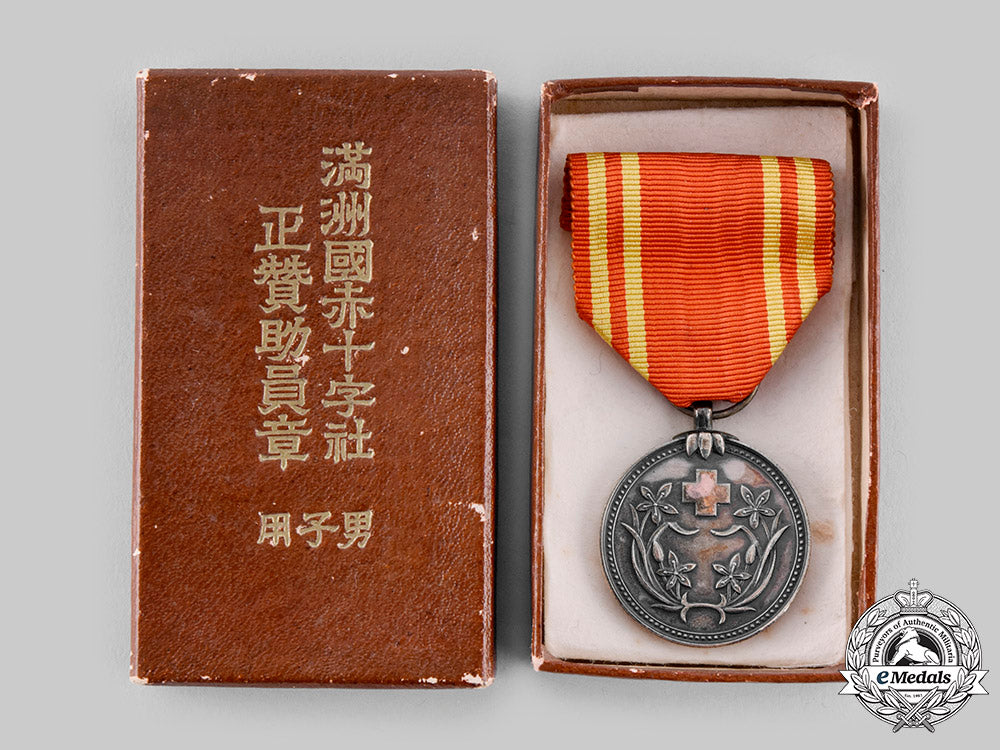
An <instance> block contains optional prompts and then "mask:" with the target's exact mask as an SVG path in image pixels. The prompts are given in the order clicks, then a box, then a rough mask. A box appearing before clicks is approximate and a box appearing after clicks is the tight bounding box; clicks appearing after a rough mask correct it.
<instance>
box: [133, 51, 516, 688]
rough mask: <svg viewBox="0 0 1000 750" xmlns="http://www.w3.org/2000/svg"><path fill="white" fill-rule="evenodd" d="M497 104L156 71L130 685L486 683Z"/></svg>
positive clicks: (461, 80) (424, 86)
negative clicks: (150, 683) (131, 677)
mask: <svg viewBox="0 0 1000 750" xmlns="http://www.w3.org/2000/svg"><path fill="white" fill-rule="evenodd" d="M495 96H496V87H495V82H494V79H493V77H492V76H491V75H490V74H488V73H484V72H480V71H452V72H428V71H425V72H404V71H399V72H389V71H386V72H375V71H369V72H358V71H222V70H219V71H205V70H197V71H194V70H189V71H185V70H176V71H144V72H143V73H141V74H140V76H139V141H138V143H139V163H138V169H139V186H138V199H139V201H138V283H137V305H138V309H137V331H136V347H137V359H136V362H137V364H136V444H135V495H134V529H133V542H134V544H133V553H132V556H133V643H132V657H131V671H132V676H133V679H135V680H136V681H140V682H185V683H201V684H210V683H299V684H349V685H424V686H446V685H457V686H478V685H484V684H489V682H490V681H491V679H492V675H493V527H494V524H493V486H494V438H493V431H494V427H493V404H494V351H495V344H494V307H495V169H496V167H495Z"/></svg>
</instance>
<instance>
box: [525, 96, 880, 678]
mask: <svg viewBox="0 0 1000 750" xmlns="http://www.w3.org/2000/svg"><path fill="white" fill-rule="evenodd" d="M748 83H750V82H724V81H720V82H712V81H697V82H695V81H691V82H682V81H681V82H678V81H674V82H667V81H647V82H555V83H553V84H549V85H547V87H546V89H545V91H544V92H543V111H542V138H541V145H540V148H541V159H540V165H541V174H540V176H539V194H540V201H541V204H540V211H539V216H540V223H539V280H538V284H539V289H538V302H539V304H538V309H537V315H538V316H539V319H538V331H537V340H536V358H537V369H536V407H537V408H536V416H535V428H536V433H535V488H534V503H535V519H534V521H535V561H534V577H535V581H534V593H535V613H534V614H535V622H534V631H535V632H534V635H535V637H534V660H535V664H536V667H538V668H540V669H554V670H558V671H570V672H582V673H597V674H614V675H623V676H653V677H674V678H677V677H680V678H684V679H706V680H726V679H761V680H777V679H794V680H806V679H832V678H834V677H835V676H837V672H836V669H837V667H838V666H839V663H840V661H841V660H842V658H843V650H844V644H845V642H846V637H847V633H848V631H849V629H850V626H851V625H852V624H853V622H854V620H855V619H856V616H857V615H858V614H859V608H860V607H861V606H863V604H864V603H865V602H866V601H868V600H869V599H870V596H871V591H872V590H873V585H872V586H870V584H869V578H871V582H870V583H871V584H873V574H874V533H873V532H874V527H873V523H872V520H873V514H874V497H875V482H874V476H875V473H874V471H875V470H874V463H873V460H872V459H873V455H874V454H873V449H874V436H875V424H876V422H875V409H874V404H875V396H876V393H877V391H876V388H875V384H874V382H873V381H872V378H871V376H872V374H873V372H872V364H873V363H874V362H876V361H877V359H875V358H873V356H872V353H873V352H874V347H875V343H876V342H875V336H876V333H877V319H876V318H875V313H876V308H875V307H873V306H872V305H871V300H872V298H873V296H874V292H875V289H874V285H873V282H874V279H872V278H871V272H870V269H872V268H875V266H874V265H873V263H874V254H875V245H874V236H873V235H872V234H871V233H870V232H869V229H870V228H871V227H872V226H874V214H873V213H872V211H873V209H874V192H873V191H874V183H873V181H872V179H873V171H872V169H871V166H872V165H873V164H874V162H873V161H871V158H870V157H873V156H874V153H873V149H874V139H873V138H871V137H870V136H871V135H873V134H874V131H873V130H869V129H868V128H869V127H870V128H873V127H874V119H873V114H874V109H873V108H874V101H873V100H871V101H867V103H865V105H864V107H860V106H858V102H855V103H852V101H851V100H850V99H849V97H848V96H846V95H845V93H844V92H834V93H822V92H820V91H818V90H817V88H816V87H809V86H799V87H796V86H791V87H789V86H788V85H787V84H788V82H784V84H785V85H779V84H776V83H775V82H770V83H769V82H757V85H755V86H749V85H746V84H748ZM859 92H860V89H859ZM872 96H873V94H872ZM856 98H857V97H856ZM866 120H867V122H866ZM866 135H868V136H869V137H865V136H866ZM869 147H871V148H869ZM577 151H695V152H721V153H750V154H773V155H788V156H812V157H818V158H823V159H826V160H827V161H829V162H830V163H831V165H832V167H833V170H834V180H835V185H836V189H837V225H836V242H837V247H836V251H837V256H836V262H835V270H834V283H833V288H832V290H831V292H830V293H829V294H827V295H826V297H824V298H823V299H822V300H821V301H820V302H819V304H818V305H817V307H816V308H815V310H814V311H813V312H812V314H811V315H810V316H809V318H808V319H807V320H806V321H805V323H804V324H803V326H802V328H801V329H800V331H799V333H798V334H797V335H796V337H795V338H794V339H793V340H792V342H791V343H790V344H789V346H788V348H787V349H786V351H785V353H784V354H783V355H782V356H781V358H780V359H779V360H778V362H777V363H776V364H775V366H774V368H773V369H772V371H771V372H770V373H769V374H768V376H767V377H766V378H765V380H764V382H763V383H762V385H761V387H760V389H759V392H758V394H757V396H756V398H755V400H754V402H753V403H752V404H751V405H750V407H748V408H747V409H746V410H745V411H744V412H742V413H741V414H739V415H737V416H735V417H733V418H731V419H728V420H726V422H724V423H720V425H719V427H720V429H723V430H725V431H727V432H731V433H733V434H735V435H737V436H738V437H739V438H740V439H741V440H742V441H743V442H746V443H748V444H750V445H752V446H754V447H756V448H757V449H758V450H760V451H762V452H763V453H764V454H765V455H767V456H769V457H770V458H771V459H772V460H773V461H775V462H776V463H777V464H778V465H779V466H781V467H782V469H783V470H784V471H785V473H786V474H787V475H788V476H789V478H790V479H791V481H792V482H793V484H794V485H795V487H796V488H797V490H798V492H799V495H800V497H801V498H802V499H803V502H804V504H805V506H806V512H807V515H808V517H809V522H810V530H811V534H812V551H811V559H810V563H809V567H808V569H807V572H806V576H805V579H804V581H803V584H802V587H801V589H800V591H799V593H798V594H797V596H796V598H795V599H794V601H793V603H792V605H791V607H790V608H789V610H788V611H787V612H786V613H785V614H784V615H783V616H782V617H781V618H779V619H778V620H777V621H776V622H775V623H774V624H773V625H771V626H770V627H769V628H767V629H766V630H765V631H763V632H762V633H760V634H758V635H756V636H754V637H752V638H750V639H747V640H745V641H742V642H740V643H736V644H731V645H726V646H717V647H710V648H705V647H692V646H683V645H678V644H674V643H671V642H669V641H667V640H665V639H662V638H659V637H658V636H656V635H655V634H653V633H651V632H649V631H648V630H646V629H645V628H643V627H642V626H641V625H639V624H638V623H637V622H635V621H634V620H633V619H632V618H631V617H630V616H629V615H628V614H627V613H626V612H625V611H624V610H623V609H622V608H621V607H620V606H619V604H618V602H617V601H616V600H615V598H614V595H613V594H612V592H611V589H610V587H609V586H608V583H607V581H606V579H605V576H604V572H603V568H602V565H601V558H600V550H599V545H598V538H599V533H600V523H601V516H602V513H603V510H604V507H605V505H606V503H607V501H608V498H609V495H610V493H611V490H612V489H613V487H614V486H615V484H616V483H617V481H618V479H619V478H620V476H621V474H622V473H623V472H624V471H625V470H626V469H627V468H628V467H629V466H630V465H631V464H632V463H633V462H634V461H635V460H636V459H637V458H639V457H641V456H642V455H644V454H645V453H647V452H648V451H650V450H652V449H654V448H656V447H657V446H659V445H662V444H664V443H666V442H668V441H669V440H670V439H671V438H672V436H673V435H675V434H676V433H678V432H681V431H683V430H686V429H690V419H689V418H687V417H685V416H684V415H683V414H681V413H680V412H678V411H677V410H675V409H673V408H672V407H671V406H670V405H669V403H668V402H667V401H666V399H665V398H664V397H663V396H662V395H661V394H660V393H659V392H658V391H656V390H655V389H654V388H653V387H652V386H651V385H650V384H649V383H648V382H646V381H645V380H644V379H643V378H642V377H641V376H639V375H638V374H637V373H635V372H634V371H633V370H632V368H631V367H630V366H629V365H628V364H627V363H626V362H625V361H624V360H622V359H621V358H620V357H619V356H618V355H617V354H616V353H615V352H614V351H613V350H612V349H611V348H610V347H609V346H607V344H606V343H605V342H604V341H603V340H601V339H600V337H599V336H598V335H597V334H596V333H595V332H594V331H593V330H592V329H591V328H590V327H589V326H588V325H587V324H586V323H584V322H583V321H581V320H580V319H579V318H578V317H577V315H576V311H575V307H574V302H573V281H572V272H571V268H570V245H569V236H568V234H567V233H566V232H564V231H563V230H562V229H560V228H559V225H558V221H557V217H558V211H559V205H560V201H561V199H562V175H563V164H564V162H565V157H566V154H568V153H572V152H577Z"/></svg>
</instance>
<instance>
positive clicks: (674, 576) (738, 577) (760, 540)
mask: <svg viewBox="0 0 1000 750" xmlns="http://www.w3.org/2000/svg"><path fill="white" fill-rule="evenodd" d="M672 490H673V483H672V482H667V483H665V484H661V485H660V486H659V487H658V488H657V489H656V491H655V493H654V491H653V489H651V488H650V487H648V486H645V485H640V486H639V493H640V494H641V495H642V500H640V501H639V502H638V503H635V504H631V505H629V511H630V513H631V516H632V524H631V525H629V524H628V523H624V522H623V523H622V528H624V529H625V530H626V531H627V532H628V533H629V534H630V535H631V536H632V550H631V559H632V569H633V571H634V572H635V575H636V577H637V578H638V579H639V583H640V584H641V585H642V587H643V588H644V589H645V590H646V591H647V592H648V593H649V595H650V596H652V597H653V598H654V599H656V602H655V603H653V604H652V605H650V606H652V607H655V608H657V609H664V610H668V611H671V612H678V613H679V614H680V618H681V620H682V621H683V622H687V617H688V612H690V611H691V610H692V609H696V608H701V609H710V610H713V611H715V612H716V613H717V614H718V615H719V624H720V625H721V624H722V623H724V622H725V621H726V616H727V615H729V614H734V613H737V612H753V611H755V608H754V607H752V606H750V605H751V603H752V602H754V601H755V600H756V599H757V598H758V597H759V596H760V595H761V594H762V593H763V592H764V590H765V589H766V588H767V585H768V584H769V583H770V581H771V578H772V576H773V575H774V568H775V565H776V562H777V552H776V551H775V545H776V544H777V543H778V540H779V539H780V538H781V536H782V535H783V534H784V533H785V531H786V530H787V529H788V525H787V524H786V525H784V526H779V523H780V520H781V511H782V509H781V508H778V509H777V510H775V509H774V508H772V507H770V506H769V505H768V502H769V500H770V499H771V490H770V489H765V490H762V491H761V492H760V494H758V495H756V496H755V495H754V493H753V490H752V489H751V488H750V487H747V486H746V485H741V486H740V496H741V498H742V499H743V506H742V507H740V508H737V509H736V510H734V511H733V516H735V517H736V518H739V519H745V521H742V522H740V523H736V524H734V525H733V526H730V527H729V528H727V529H710V530H709V531H710V533H711V534H713V535H714V536H718V537H728V536H733V535H735V534H744V535H745V536H746V537H747V539H748V540H749V546H748V547H747V548H746V550H745V552H744V553H742V554H741V553H740V552H737V553H736V554H734V555H733V556H732V557H731V558H730V559H729V560H728V561H725V560H719V561H716V562H714V563H712V570H713V571H715V573H716V574H717V579H716V582H715V589H716V590H717V591H718V592H719V599H718V601H691V600H690V598H689V593H690V592H688V591H686V590H685V589H690V588H691V579H690V578H689V577H688V573H690V572H691V571H693V570H695V568H697V563H694V562H690V561H686V560H681V559H680V558H679V557H678V555H677V553H676V552H675V551H674V550H673V549H670V548H669V547H668V546H665V539H664V535H665V534H666V532H668V531H672V532H674V533H676V534H681V535H683V536H691V535H693V534H697V533H698V531H699V530H698V529H690V528H687V527H685V526H682V525H681V524H679V523H677V521H675V520H672V519H671V516H676V515H678V514H679V512H678V510H677V508H676V507H675V506H674V505H672V504H671V503H670V502H668V498H669V496H670V493H671V491H672ZM768 519H770V523H768Z"/></svg>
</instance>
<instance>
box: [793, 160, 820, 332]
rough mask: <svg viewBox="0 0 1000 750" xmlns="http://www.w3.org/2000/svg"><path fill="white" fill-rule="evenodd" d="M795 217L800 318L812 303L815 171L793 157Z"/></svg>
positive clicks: (814, 259)
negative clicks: (796, 195) (795, 197)
mask: <svg viewBox="0 0 1000 750" xmlns="http://www.w3.org/2000/svg"><path fill="white" fill-rule="evenodd" d="M795 181H796V183H797V185H798V194H799V196H798V197H799V212H798V214H799V216H798V219H799V220H798V230H797V232H796V234H795V265H796V268H797V271H798V281H799V304H800V306H801V308H802V317H803V319H804V318H805V317H806V315H808V314H809V312H810V311H811V310H812V309H813V307H814V306H815V305H816V302H817V301H818V300H819V295H818V294H817V292H816V172H815V170H814V169H813V163H812V159H801V158H798V157H796V159H795Z"/></svg>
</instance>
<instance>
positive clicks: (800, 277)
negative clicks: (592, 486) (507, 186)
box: [561, 153, 834, 646]
mask: <svg viewBox="0 0 1000 750" xmlns="http://www.w3.org/2000/svg"><path fill="white" fill-rule="evenodd" d="M833 195H834V194H833V178H832V174H831V172H830V166H829V164H828V163H826V162H824V161H821V160H818V159H807V158H792V157H769V156H742V155H722V154H655V153H643V154H634V153H633V154H627V153H621V154H619V153H590V154H571V155H569V157H567V162H566V189H565V191H564V196H563V211H562V218H561V224H562V226H563V228H564V229H566V230H568V231H570V232H571V235H572V248H573V280H574V288H575V295H576V307H577V312H578V314H579V315H580V317H581V318H582V319H583V320H584V321H586V322H587V323H589V324H590V325H591V326H593V328H594V329H595V330H596V331H597V333H598V334H600V335H601V337H602V338H604V339H605V341H607V342H608V343H609V344H610V345H611V346H612V347H614V349H615V350H616V351H617V352H618V353H619V354H620V355H621V356H622V357H624V358H625V359H626V360H627V361H628V362H629V363H630V364H631V365H632V366H633V368H635V370H637V371H638V372H639V373H640V374H641V375H642V376H643V377H645V378H646V379H647V380H648V381H649V382H650V383H652V384H653V385H654V386H655V387H656V388H657V389H658V390H659V391H660V392H661V393H662V394H663V395H664V396H665V397H666V398H667V400H668V401H669V402H670V403H672V404H673V405H674V406H676V407H678V408H681V409H682V410H684V411H685V412H687V413H688V414H689V415H691V416H692V417H693V418H694V428H693V429H692V430H691V431H689V432H686V433H683V434H681V435H678V436H677V437H676V438H675V439H674V440H673V441H672V442H669V443H667V444H666V445H664V446H662V447H660V448H658V449H656V450H654V451H652V452H651V453H649V454H648V455H646V456H645V457H643V458H641V459H640V460H639V461H637V462H636V463H635V464H634V465H633V466H632V467H631V468H630V469H629V470H628V471H627V472H626V473H625V474H624V476H623V477H622V479H621V481H620V482H619V483H618V486H617V487H616V488H615V489H614V492H613V493H612V495H611V500H610V502H609V504H608V506H607V510H606V511H605V514H604V523H603V526H602V529H601V556H602V560H603V563H604V570H605V573H606V574H607V578H608V582H609V583H610V585H611V588H612V590H613V591H614V594H615V596H616V597H617V599H618V601H619V602H620V603H621V605H622V606H623V607H624V608H625V610H626V611H627V612H628V613H629V614H630V615H631V616H632V617H633V618H635V619H636V620H637V621H638V622H639V623H641V624H642V625H644V626H645V627H646V628H648V629H649V630H651V631H652V632H654V633H656V634H657V635H660V636H662V637H664V638H667V639H669V640H671V641H675V642H677V643H683V644H688V645H700V646H711V645H717V644H724V643H732V642H734V641H739V640H742V639H744V638H748V637H750V636H752V635H754V634H755V633H758V632H760V631H761V630H762V629H763V628H765V627H767V626H768V625H770V624H771V623H772V622H774V620H775V619H776V618H777V617H779V616H780V615H781V614H782V613H783V612H784V611H785V610H786V609H787V607H788V605H789V603H790V602H791V600H792V598H793V597H794V595H795V592H796V591H797V589H798V587H799V585H800V583H801V581H802V577H803V574H804V572H805V568H806V564H807V562H808V557H809V530H808V524H807V522H806V516H805V511H804V509H803V506H802V503H801V501H800V500H799V497H798V495H797V494H796V493H795V490H794V489H793V487H792V485H791V482H790V481H789V480H788V478H787V477H786V476H785V475H784V474H783V473H782V472H781V470H780V469H779V468H778V467H777V466H776V465H775V464H774V463H773V462H771V461H770V460H768V459H767V458H765V457H764V456H763V455H761V454H760V453H759V452H757V451H755V450H754V449H753V448H751V447H749V446H747V445H744V444H743V443H741V442H740V441H739V440H738V439H737V438H735V437H734V436H732V435H729V434H726V433H723V432H720V431H718V430H716V429H715V426H714V421H715V420H718V419H721V418H723V417H726V416H729V415H731V414H734V413H736V412H737V411H739V410H740V409H742V408H744V407H745V406H746V405H747V404H748V403H749V401H750V399H751V398H752V396H753V394H754V393H755V391H756V388H757V386H758V385H759V383H760V382H761V380H762V379H763V377H764V375H765V374H766V373H767V371H768V370H769V369H770V367H771V365H772V364H773V363H774V362H775V360H777V358H778V356H779V355H780V354H781V352H782V351H783V349H784V347H785V345H786V344H787V343H788V341H789V340H790V339H791V337H792V336H793V335H794V334H795V332H796V331H797V330H798V328H799V326H800V325H801V323H802V321H803V320H804V319H805V317H806V316H807V315H808V314H809V312H810V311H811V310H812V308H813V306H814V305H815V304H816V302H817V301H818V300H819V298H820V297H822V296H823V295H824V294H825V293H826V292H827V291H829V289H830V285H831V283H832V274H833V224H834V203H833ZM716 402H729V403H730V404H731V406H729V407H726V408H723V409H719V410H714V408H713V407H714V404H715V403H716Z"/></svg>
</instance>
